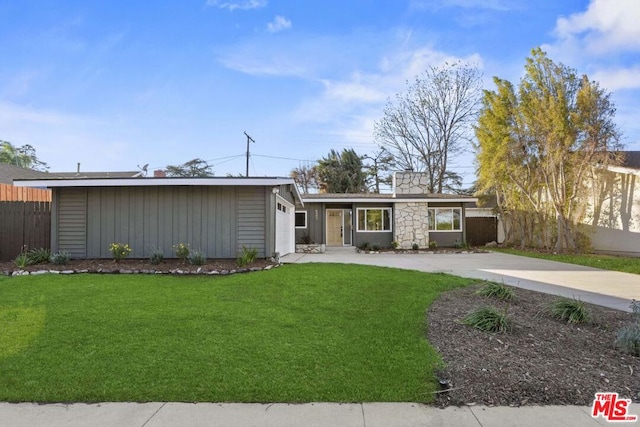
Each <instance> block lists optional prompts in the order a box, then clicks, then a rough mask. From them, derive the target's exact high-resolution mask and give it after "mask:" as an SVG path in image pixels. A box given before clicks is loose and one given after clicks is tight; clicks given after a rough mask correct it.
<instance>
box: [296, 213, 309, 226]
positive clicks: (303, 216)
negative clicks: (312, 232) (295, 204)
mask: <svg viewBox="0 0 640 427" xmlns="http://www.w3.org/2000/svg"><path fill="white" fill-rule="evenodd" d="M296 228H307V212H305V211H300V212H296Z"/></svg>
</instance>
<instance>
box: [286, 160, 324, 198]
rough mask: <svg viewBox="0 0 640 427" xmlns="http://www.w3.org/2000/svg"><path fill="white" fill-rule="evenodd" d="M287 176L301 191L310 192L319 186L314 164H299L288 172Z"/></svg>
mask: <svg viewBox="0 0 640 427" xmlns="http://www.w3.org/2000/svg"><path fill="white" fill-rule="evenodd" d="M289 176H290V177H291V178H293V180H294V181H295V183H296V185H297V186H298V187H299V188H300V189H301V190H302V192H303V193H306V194H308V193H311V192H312V191H316V190H318V188H319V187H320V185H319V182H318V179H319V178H318V168H317V167H316V166H310V165H300V166H299V167H297V168H294V169H293V170H292V171H291V172H290V173H289Z"/></svg>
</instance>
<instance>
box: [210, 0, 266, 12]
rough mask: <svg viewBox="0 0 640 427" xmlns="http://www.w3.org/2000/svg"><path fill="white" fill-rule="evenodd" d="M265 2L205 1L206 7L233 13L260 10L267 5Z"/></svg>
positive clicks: (237, 0) (257, 0) (256, 0)
mask: <svg viewBox="0 0 640 427" xmlns="http://www.w3.org/2000/svg"><path fill="white" fill-rule="evenodd" d="M267 3H268V2H267V0H207V6H215V7H219V8H220V9H229V10H230V11H234V10H235V9H239V10H250V9H260V8H262V7H265V6H266V5H267Z"/></svg>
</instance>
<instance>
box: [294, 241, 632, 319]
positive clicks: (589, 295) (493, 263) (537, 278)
mask: <svg viewBox="0 0 640 427" xmlns="http://www.w3.org/2000/svg"><path fill="white" fill-rule="evenodd" d="M282 261H283V262H284V263H308V262H331V263H343V264H365V265H376V266H383V267H395V268H403V269H409V270H418V271H425V272H441V273H448V274H453V275H456V276H461V277H469V278H475V279H481V280H492V281H495V282H499V283H505V284H508V285H512V286H516V287H520V288H524V289H531V290H534V291H539V292H544V293H548V294H552V295H560V296H564V297H568V298H574V297H575V298H580V299H581V300H582V301H586V302H590V303H592V304H598V305H602V306H604V307H611V308H615V309H618V310H624V311H630V307H629V304H630V303H631V300H632V299H636V300H640V275H637V274H630V273H621V272H617V271H608V270H600V269H597V268H591V267H583V266H580V265H575V264H565V263H561V262H555V261H547V260H543V259H538V258H529V257H524V256H517V255H509V254H503V253H500V252H490V253H468V254H464V253H461V254H396V253H394V252H382V253H377V254H359V253H357V252H356V250H355V248H352V247H347V248H329V249H328V250H327V253H324V254H289V255H286V256H285V257H283V258H282Z"/></svg>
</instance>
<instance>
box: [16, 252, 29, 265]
mask: <svg viewBox="0 0 640 427" xmlns="http://www.w3.org/2000/svg"><path fill="white" fill-rule="evenodd" d="M29 261H30V260H29V255H27V253H26V252H23V253H21V254H20V255H18V256H17V257H15V258H14V260H13V263H14V264H15V265H16V266H18V267H19V268H25V267H27V266H29V265H31V262H29Z"/></svg>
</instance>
